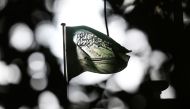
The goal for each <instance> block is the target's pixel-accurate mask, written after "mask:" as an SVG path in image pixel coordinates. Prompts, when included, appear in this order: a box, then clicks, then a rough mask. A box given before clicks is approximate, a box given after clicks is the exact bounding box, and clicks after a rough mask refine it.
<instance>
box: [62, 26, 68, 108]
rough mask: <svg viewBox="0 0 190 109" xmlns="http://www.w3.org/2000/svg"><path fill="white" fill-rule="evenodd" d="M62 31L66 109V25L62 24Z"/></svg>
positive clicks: (66, 104) (66, 100)
mask: <svg viewBox="0 0 190 109" xmlns="http://www.w3.org/2000/svg"><path fill="white" fill-rule="evenodd" d="M61 25H62V29H63V67H64V68H63V72H64V80H65V83H66V84H65V86H66V87H65V96H66V99H65V106H66V107H65V108H68V106H69V100H68V85H69V81H68V70H67V48H66V44H67V41H66V24H65V23H62V24H61Z"/></svg>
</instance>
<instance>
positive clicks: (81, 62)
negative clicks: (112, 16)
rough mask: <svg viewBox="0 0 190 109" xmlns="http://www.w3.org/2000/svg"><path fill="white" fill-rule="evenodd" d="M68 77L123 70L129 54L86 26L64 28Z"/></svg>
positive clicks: (112, 41) (109, 39) (115, 43)
mask: <svg viewBox="0 0 190 109" xmlns="http://www.w3.org/2000/svg"><path fill="white" fill-rule="evenodd" d="M65 37H66V38H65V40H66V51H65V52H66V58H67V71H68V77H69V78H72V77H74V76H77V75H79V74H80V73H82V72H83V71H91V72H94V73H100V74H111V73H116V72H119V71H121V70H123V69H124V68H125V67H126V66H127V63H128V60H129V56H128V55H127V54H126V53H128V52H130V51H129V50H127V49H126V48H124V47H122V46H121V45H119V44H118V43H117V42H115V41H114V40H113V39H111V38H110V37H108V36H107V35H105V34H103V33H101V32H99V31H97V30H95V29H92V28H90V27H87V26H75V27H66V36H65Z"/></svg>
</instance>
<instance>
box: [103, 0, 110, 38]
mask: <svg viewBox="0 0 190 109" xmlns="http://www.w3.org/2000/svg"><path fill="white" fill-rule="evenodd" d="M104 19H105V25H106V32H107V36H108V37H109V29H108V21H107V12H106V0H104Z"/></svg>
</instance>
